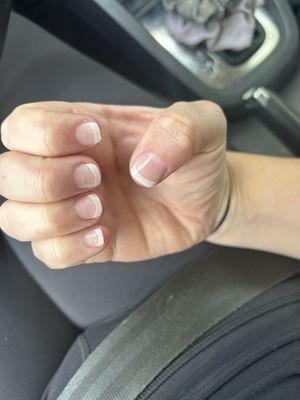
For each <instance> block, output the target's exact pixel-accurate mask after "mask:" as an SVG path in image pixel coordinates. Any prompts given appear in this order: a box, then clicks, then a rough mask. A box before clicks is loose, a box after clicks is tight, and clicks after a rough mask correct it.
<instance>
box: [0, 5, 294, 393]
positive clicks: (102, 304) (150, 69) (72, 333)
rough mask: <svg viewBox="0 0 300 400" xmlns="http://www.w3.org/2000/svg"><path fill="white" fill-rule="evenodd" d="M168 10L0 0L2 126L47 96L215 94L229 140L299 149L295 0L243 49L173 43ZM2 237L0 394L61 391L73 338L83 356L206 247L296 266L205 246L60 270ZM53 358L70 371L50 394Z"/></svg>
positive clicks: (167, 99) (266, 8)
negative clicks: (84, 342) (11, 115)
mask: <svg viewBox="0 0 300 400" xmlns="http://www.w3.org/2000/svg"><path fill="white" fill-rule="evenodd" d="M164 16H165V10H164V8H163V6H162V2H161V1H160V0H15V1H13V0H1V2H0V48H1V60H0V105H1V106H0V121H2V120H4V118H5V117H6V116H7V115H8V114H9V113H10V112H11V111H12V110H13V109H14V108H15V107H17V106H18V105H21V104H23V103H28V102H37V101H42V100H62V101H80V102H94V103H110V104H124V105H125V104H127V105H129V104H132V105H149V106H154V107H164V106H167V105H169V104H172V103H173V102H175V101H179V100H195V99H210V100H212V101H215V102H217V103H218V104H220V105H221V106H222V107H223V108H224V110H225V113H226V116H227V117H228V121H229V123H228V149H230V150H234V151H241V152H250V153H260V154H269V155H279V156H282V157H288V156H298V155H299V154H300V135H299V128H300V64H299V59H300V58H299V26H300V2H298V1H288V0H265V2H264V4H263V5H261V6H260V7H258V8H257V9H256V11H255V24H256V27H255V38H254V41H253V43H252V45H251V47H250V48H248V49H247V50H243V51H239V52H233V51H230V50H228V51H222V52H211V51H209V50H207V49H205V48H204V47H201V46H200V47H198V48H196V49H191V48H190V47H188V46H184V45H182V44H179V43H176V41H175V40H174V38H172V36H171V35H170V33H169V32H168V30H167V29H166V26H165V23H164ZM1 151H2V152H3V151H5V148H4V147H3V146H2V147H1ZM2 201H4V199H2ZM0 246H1V253H0V254H1V256H0V263H1V270H0V274H1V278H0V320H1V324H0V399H1V400H2V399H3V400H38V399H41V398H42V396H45V397H43V398H44V399H48V398H49V399H52V398H53V399H54V398H56V397H55V396H58V395H59V393H60V392H61V391H62V390H63V388H64V386H65V385H66V384H67V382H68V378H69V377H70V376H72V375H73V374H74V373H75V371H76V369H77V368H78V367H79V365H80V364H81V362H82V357H83V356H82V354H80V351H82V349H81V350H80V351H79V350H78V349H77V348H75V347H76V346H75V347H74V343H76V342H78V340H81V339H78V338H82V334H83V333H84V335H85V338H88V340H87V341H88V345H89V347H90V349H89V351H90V352H91V351H92V350H93V349H94V348H95V347H96V346H97V345H98V343H99V342H100V341H101V339H102V338H105V337H106V336H107V335H108V334H109V333H110V332H111V331H112V330H113V329H114V328H115V327H116V326H118V324H119V323H120V321H122V320H123V319H124V318H125V317H127V316H128V315H130V313H131V312H132V311H133V310H134V309H135V308H136V307H137V306H138V305H140V304H141V303H143V302H144V301H145V299H147V298H148V297H149V296H150V295H151V294H152V293H153V292H154V291H155V290H156V289H157V288H159V287H161V286H162V285H163V284H165V283H166V282H167V281H169V279H170V278H171V277H173V276H174V275H175V274H176V273H177V272H178V271H179V270H180V269H182V267H183V266H185V265H187V264H189V263H190V262H192V261H195V260H198V261H199V262H203V263H204V264H205V262H210V261H209V260H208V259H207V256H206V254H207V252H208V251H210V252H212V253H211V257H213V259H214V262H215V263H217V264H218V265H221V266H222V265H226V264H230V263H232V262H234V263H236V264H237V265H250V266H251V265H254V264H255V265H259V266H266V265H273V266H274V265H278V266H280V265H282V266H288V265H292V266H297V267H299V262H298V261H296V260H291V259H288V258H285V257H280V256H277V255H273V254H264V253H260V252H256V251H250V250H241V249H231V248H222V247H218V246H213V245H210V244H208V243H204V244H201V245H199V246H196V247H194V248H192V249H190V250H187V251H184V252H182V253H178V254H174V255H170V256H166V257H162V258H161V259H159V260H150V261H145V262H137V263H131V264H124V265H122V264H121V263H112V262H110V263H106V264H105V265H101V266H99V265H96V264H92V265H84V266H79V267H75V268H71V269H67V270H60V271H54V270H50V269H48V268H47V267H46V266H45V265H44V264H42V263H41V262H40V261H39V260H37V259H36V258H35V257H34V255H33V253H32V250H31V247H30V244H29V243H20V242H17V241H16V240H14V239H11V238H9V237H8V236H6V235H5V234H3V233H1V238H0ZM201 260H203V261H201ZM205 260H206V261H205ZM158 264H159V268H158ZM100 282H101V285H100ZM100 288H101V290H100ZM298 294H299V295H300V289H298ZM298 324H299V320H298ZM70 354H72V357H73V360H74V362H73V364H72V367H70V364H68V363H67V362H66V360H68V359H69V358H70ZM63 360H64V361H63ZM60 366H61V368H62V369H63V370H64V371H65V373H66V376H67V378H66V377H63V376H62V377H58V378H56V388H55V390H54V389H53V390H54V392H53V394H51V396H52V397H51V396H50V395H49V393H50V392H48V396H49V397H46V395H45V391H46V388H47V386H48V385H49V382H50V381H51V379H52V378H53V376H54V374H55V373H56V371H57V370H58V369H59V367H60ZM66 370H68V373H67V372H66ZM62 375H64V374H62ZM48 390H49V389H48ZM51 390H52V389H51ZM43 393H44V395H43ZM101 398H102V397H101ZM144 398H146V397H144ZM154 398H155V397H153V399H154ZM99 399H100V397H99Z"/></svg>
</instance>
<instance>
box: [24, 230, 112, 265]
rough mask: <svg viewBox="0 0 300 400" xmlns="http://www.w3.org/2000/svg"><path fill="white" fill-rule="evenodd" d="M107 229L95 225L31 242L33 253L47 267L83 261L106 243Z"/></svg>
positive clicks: (105, 245)
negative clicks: (68, 233)
mask: <svg viewBox="0 0 300 400" xmlns="http://www.w3.org/2000/svg"><path fill="white" fill-rule="evenodd" d="M109 241H110V235H109V232H108V229H107V228H105V227H103V226H99V225H96V226H94V227H91V228H88V229H85V230H82V231H79V232H76V233H73V234H71V235H66V236H60V237H55V238H51V239H45V240H38V241H33V242H32V250H33V253H34V255H35V256H36V257H37V258H38V259H39V260H40V261H42V262H43V263H45V264H46V265H47V266H48V267H49V268H53V269H62V268H67V267H72V266H75V265H79V264H82V263H84V262H85V261H86V260H87V259H89V258H91V257H94V256H96V255H97V254H99V253H101V252H102V251H103V250H104V249H105V248H106V247H107V245H108V243H109Z"/></svg>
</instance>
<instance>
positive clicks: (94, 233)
mask: <svg viewBox="0 0 300 400" xmlns="http://www.w3.org/2000/svg"><path fill="white" fill-rule="evenodd" d="M83 240H84V243H85V244H86V245H87V246H88V247H101V246H103V245H104V236H103V233H102V230H101V229H100V228H96V229H93V230H91V231H89V232H88V233H87V234H86V235H85V236H84V239H83Z"/></svg>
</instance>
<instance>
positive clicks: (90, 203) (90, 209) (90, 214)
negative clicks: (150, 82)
mask: <svg viewBox="0 0 300 400" xmlns="http://www.w3.org/2000/svg"><path fill="white" fill-rule="evenodd" d="M75 212H76V214H77V215H78V216H79V217H80V218H83V219H93V218H98V217H100V215H101V214H102V204H101V201H100V199H99V197H98V196H96V195H95V194H90V195H88V196H85V197H82V198H81V199H79V200H78V201H77V202H76V204H75Z"/></svg>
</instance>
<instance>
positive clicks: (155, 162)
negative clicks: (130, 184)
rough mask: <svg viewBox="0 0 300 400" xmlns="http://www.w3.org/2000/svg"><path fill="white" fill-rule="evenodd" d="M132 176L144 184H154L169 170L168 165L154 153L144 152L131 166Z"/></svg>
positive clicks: (147, 185)
mask: <svg viewBox="0 0 300 400" xmlns="http://www.w3.org/2000/svg"><path fill="white" fill-rule="evenodd" d="M130 172H131V176H132V178H133V179H134V180H135V181H136V182H137V183H139V184H140V185H142V186H146V187H148V188H150V187H152V186H154V185H155V184H157V183H158V182H160V181H161V179H162V178H163V177H164V175H165V174H166V172H167V166H166V165H165V163H164V162H162V161H161V160H160V159H159V158H158V157H156V155H155V154H153V153H143V154H141V155H139V156H138V157H137V158H136V160H135V161H134V164H133V167H132V168H131V171H130Z"/></svg>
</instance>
